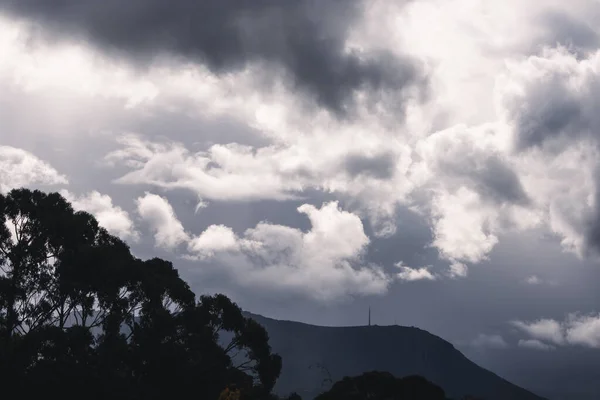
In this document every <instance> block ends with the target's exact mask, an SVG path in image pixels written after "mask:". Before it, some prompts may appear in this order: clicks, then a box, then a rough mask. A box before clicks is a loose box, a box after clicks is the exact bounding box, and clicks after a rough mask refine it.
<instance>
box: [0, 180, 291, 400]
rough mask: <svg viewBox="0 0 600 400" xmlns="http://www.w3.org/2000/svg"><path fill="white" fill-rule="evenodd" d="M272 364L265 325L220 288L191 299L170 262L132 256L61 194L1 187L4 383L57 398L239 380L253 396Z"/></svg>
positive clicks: (269, 381)
mask: <svg viewBox="0 0 600 400" xmlns="http://www.w3.org/2000/svg"><path fill="white" fill-rule="evenodd" d="M227 335H229V336H228V337H229V338H230V340H229V342H228V343H222V342H223V338H224V337H227ZM280 370H281V358H280V357H279V356H278V355H276V354H273V353H272V352H271V348H270V346H269V344H268V335H267V333H266V331H265V330H264V328H262V327H261V326H260V325H258V324H257V323H256V322H254V321H253V320H251V319H248V318H245V317H244V316H243V314H242V312H241V310H240V308H239V307H238V306H237V305H236V304H235V303H233V302H231V301H230V300H229V299H228V298H227V297H225V296H223V295H216V296H201V297H200V299H199V301H198V302H196V301H195V296H194V293H193V292H192V291H191V289H190V288H189V286H188V285H187V283H185V282H184V281H183V280H182V279H181V278H180V276H179V273H178V271H177V270H176V269H175V268H174V267H173V265H172V264H171V263H170V262H168V261H165V260H161V259H158V258H153V259H150V260H145V261H143V260H140V259H137V258H135V257H134V256H133V255H132V254H131V252H130V250H129V247H128V246H127V245H126V244H125V243H124V242H123V241H121V240H120V239H118V238H116V237H114V236H112V235H110V234H109V233H108V232H107V231H106V230H105V229H103V228H101V227H100V226H99V225H98V222H97V221H96V220H95V218H94V217H93V216H91V215H90V214H88V213H85V212H75V211H74V210H73V209H72V207H71V206H70V205H69V203H68V202H67V201H66V200H65V199H64V198H63V197H62V196H60V195H59V194H58V193H50V194H46V193H43V192H40V191H30V190H26V189H18V190H12V191H11V192H9V193H8V194H6V195H0V374H1V375H0V376H2V377H3V378H4V382H6V383H7V384H6V385H5V388H4V389H5V390H9V391H14V392H15V393H17V392H18V393H23V394H25V395H26V397H32V396H33V395H45V396H50V397H54V395H56V396H58V395H60V397H61V398H63V399H64V398H65V397H67V398H69V397H73V398H75V397H81V395H82V393H85V397H87V398H92V399H94V398H97V399H104V398H113V399H114V398H117V399H120V398H123V399H125V398H127V399H138V398H139V399H159V398H161V399H162V398H171V397H176V396H177V395H188V394H189V393H194V392H196V393H202V394H203V395H205V396H206V397H205V398H214V399H217V398H218V397H219V395H220V393H221V392H222V391H223V389H225V388H226V387H230V386H231V385H236V387H238V388H239V389H238V390H239V393H240V395H241V396H242V398H243V397H244V396H245V397H247V398H256V399H259V398H261V399H262V398H268V397H269V396H270V392H271V390H272V388H273V386H274V384H275V382H276V379H277V377H278V376H279V373H280ZM92 388H93V389H92ZM35 391H37V393H34V392H35Z"/></svg>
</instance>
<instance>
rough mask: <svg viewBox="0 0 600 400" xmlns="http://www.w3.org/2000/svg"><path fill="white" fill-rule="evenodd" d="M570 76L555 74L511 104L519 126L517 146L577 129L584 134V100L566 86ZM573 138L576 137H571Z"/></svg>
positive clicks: (532, 144)
mask: <svg viewBox="0 0 600 400" xmlns="http://www.w3.org/2000/svg"><path fill="white" fill-rule="evenodd" d="M566 84H567V82H566V78H565V77H562V76H555V77H553V79H552V80H545V81H544V82H540V84H538V85H535V86H533V87H531V88H529V91H528V93H527V97H525V98H523V99H521V101H518V102H515V103H514V104H512V105H511V106H510V107H509V110H510V111H511V114H512V116H513V118H514V121H515V125H516V130H517V135H518V136H517V143H516V144H517V147H518V148H519V149H520V150H525V149H527V148H530V147H538V146H542V145H543V144H544V142H547V141H549V140H550V141H552V139H560V138H561V136H563V135H565V134H569V133H571V132H572V133H573V135H571V136H580V135H582V134H583V133H584V132H585V131H584V130H583V129H581V128H584V127H583V126H581V123H582V115H581V112H582V110H581V103H580V100H579V99H577V98H576V97H575V96H574V95H573V94H572V93H571V91H570V90H569V89H567V88H566V87H565V86H566ZM571 139H573V138H571Z"/></svg>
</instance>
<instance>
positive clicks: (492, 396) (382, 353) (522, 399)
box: [245, 312, 547, 400]
mask: <svg viewBox="0 0 600 400" xmlns="http://www.w3.org/2000/svg"><path fill="white" fill-rule="evenodd" d="M245 314H246V316H248V317H251V318H253V319H255V320H256V321H257V322H259V323H260V324H261V325H263V326H264V327H265V329H266V330H267V332H268V333H269V338H270V340H269V343H270V344H271V347H272V348H273V351H274V352H277V353H279V354H280V355H281V356H282V358H283V369H282V373H281V375H280V378H279V380H278V382H277V385H276V386H275V390H276V391H277V392H278V393H280V394H287V393H289V392H293V391H295V392H298V393H299V394H300V395H302V397H303V398H304V399H305V400H307V399H312V398H313V397H314V396H316V395H317V394H319V393H320V392H322V391H323V390H325V389H327V388H328V386H330V385H331V383H333V382H335V381H337V380H339V379H341V378H342V377H344V376H355V375H359V374H361V373H363V372H368V371H373V370H380V371H388V372H391V373H392V374H394V375H396V376H407V375H414V374H417V375H422V376H424V377H425V378H427V379H428V380H430V381H431V382H433V383H435V384H437V385H439V386H441V387H442V388H443V389H444V391H445V392H446V395H447V396H448V397H450V398H455V399H460V398H462V397H463V396H465V395H472V396H476V397H481V398H482V399H485V400H547V399H545V398H543V397H540V396H537V395H535V394H533V393H531V392H529V391H527V390H526V389H523V388H521V387H518V386H516V385H514V384H512V383H510V382H508V381H507V380H505V379H504V378H502V377H500V376H498V375H497V374H495V373H493V372H491V371H489V370H486V369H484V368H482V367H480V366H478V365H477V364H475V363H474V362H472V361H470V360H469V359H468V358H467V357H466V356H465V355H464V354H462V352H460V351H459V350H458V349H457V348H456V347H455V346H454V345H453V344H451V343H450V342H448V341H446V340H444V339H443V338H441V337H439V336H436V335H434V334H432V333H430V332H428V331H426V330H423V329H420V328H417V327H405V326H399V325H392V326H378V325H371V326H344V327H333V326H317V325H311V324H306V323H302V322H296V321H286V320H277V319H273V318H269V317H265V316H262V315H259V314H254V313H251V312H245Z"/></svg>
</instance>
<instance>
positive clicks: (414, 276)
mask: <svg viewBox="0 0 600 400" xmlns="http://www.w3.org/2000/svg"><path fill="white" fill-rule="evenodd" d="M396 267H398V268H400V270H401V272H398V274H397V277H398V278H399V279H400V280H403V281H409V282H413V281H421V280H428V281H433V280H435V279H436V276H435V275H434V274H432V273H431V272H429V267H422V268H410V267H407V266H405V265H403V264H402V262H399V263H397V264H396Z"/></svg>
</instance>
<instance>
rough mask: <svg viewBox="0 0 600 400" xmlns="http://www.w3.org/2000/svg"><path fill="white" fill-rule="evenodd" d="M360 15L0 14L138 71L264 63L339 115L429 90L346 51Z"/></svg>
mask: <svg viewBox="0 0 600 400" xmlns="http://www.w3.org/2000/svg"><path fill="white" fill-rule="evenodd" d="M362 7H363V2H362V1H361V0H330V1H317V0H302V1H280V0H251V1H250V0H228V1H222V0H210V1H208V0H204V1H198V0H177V1H173V2H167V1H164V0H128V1H122V0H102V1H98V0H0V10H4V11H5V12H9V13H12V14H14V15H18V16H20V17H25V18H29V19H33V20H35V21H38V22H40V23H41V24H42V26H45V27H47V28H49V29H50V32H52V33H53V34H54V35H58V36H72V35H78V36H80V37H83V38H85V39H87V40H89V41H90V42H92V43H95V44H96V45H99V46H101V47H102V48H103V49H104V50H106V51H112V52H117V53H120V54H125V55H127V56H133V59H134V60H136V61H138V62H139V64H140V65H148V63H149V62H150V61H151V60H152V59H153V58H154V57H155V56H157V55H160V54H165V53H166V54H170V55H171V56H175V57H182V58H183V60H184V61H185V60H187V61H190V60H191V61H199V62H202V63H204V64H205V65H207V66H208V67H209V68H210V69H211V70H212V71H214V72H217V73H227V72H230V71H235V70H238V69H240V68H243V67H244V66H246V65H248V64H251V63H260V64H261V65H264V66H265V67H266V68H267V70H266V71H269V72H267V73H265V77H266V79H267V80H272V77H273V75H272V73H271V72H272V69H273V68H275V70H278V69H282V70H283V72H284V73H286V74H287V75H288V76H289V78H290V79H291V80H292V82H293V86H295V87H296V88H297V89H300V90H302V91H305V92H307V93H309V94H310V95H311V96H312V97H313V98H314V99H315V100H316V101H317V102H318V104H320V105H321V106H324V107H327V108H328V109H330V110H332V111H334V112H335V113H337V114H339V115H343V114H346V113H347V112H348V111H350V110H351V108H352V104H353V102H352V95H353V93H354V91H355V90H358V89H362V88H368V89H370V90H371V92H372V93H376V94H380V95H387V94H389V93H401V92H402V91H403V89H404V88H406V87H407V86H413V85H414V84H422V83H423V82H424V79H423V76H422V73H421V72H420V71H419V68H418V66H417V64H416V63H415V62H414V61H412V60H410V59H408V58H399V57H396V56H394V55H392V54H391V53H389V52H386V51H376V52H367V53H366V54H358V53H356V52H350V53H348V52H347V51H346V50H345V42H346V38H347V36H348V34H349V32H350V30H351V29H352V27H353V26H355V24H356V23H357V22H358V21H359V19H360V16H361V13H362ZM400 97H402V96H400Z"/></svg>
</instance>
